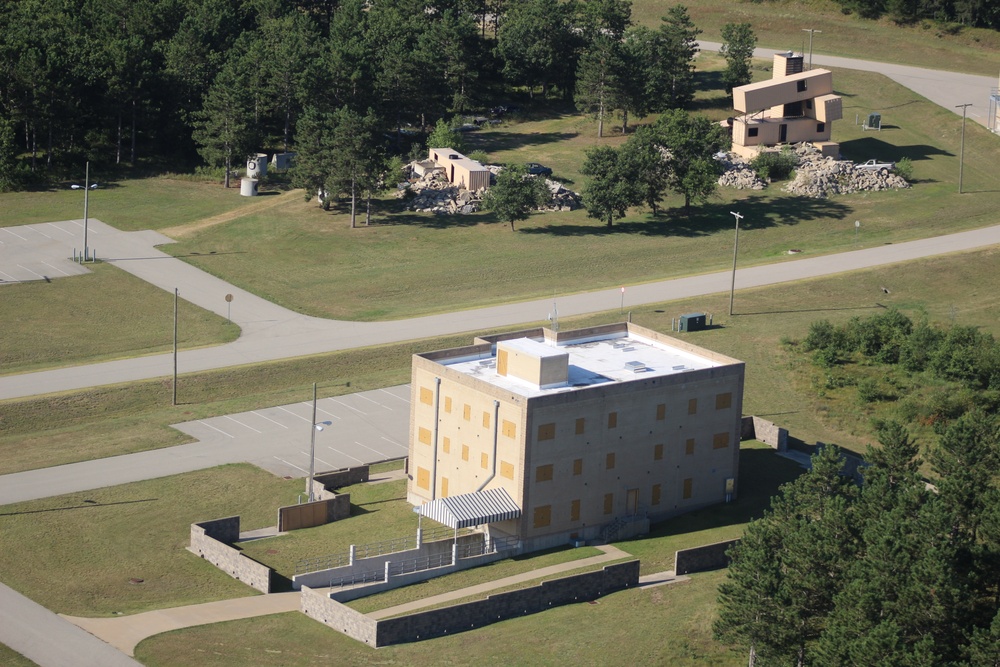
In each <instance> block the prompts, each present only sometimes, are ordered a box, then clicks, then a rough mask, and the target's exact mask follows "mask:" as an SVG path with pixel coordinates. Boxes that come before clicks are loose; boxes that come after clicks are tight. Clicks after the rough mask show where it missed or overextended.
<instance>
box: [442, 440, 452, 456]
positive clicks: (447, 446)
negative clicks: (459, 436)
mask: <svg viewBox="0 0 1000 667" xmlns="http://www.w3.org/2000/svg"><path fill="white" fill-rule="evenodd" d="M441 448H442V449H444V453H445V454H451V438H442V439H441Z"/></svg>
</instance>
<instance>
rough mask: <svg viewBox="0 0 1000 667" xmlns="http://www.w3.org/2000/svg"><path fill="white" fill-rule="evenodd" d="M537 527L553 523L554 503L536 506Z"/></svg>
mask: <svg viewBox="0 0 1000 667" xmlns="http://www.w3.org/2000/svg"><path fill="white" fill-rule="evenodd" d="M533 523H534V526H535V528H545V526H547V525H549V524H550V523H552V505H542V506H541V507H536V508H535V520H534V522H533Z"/></svg>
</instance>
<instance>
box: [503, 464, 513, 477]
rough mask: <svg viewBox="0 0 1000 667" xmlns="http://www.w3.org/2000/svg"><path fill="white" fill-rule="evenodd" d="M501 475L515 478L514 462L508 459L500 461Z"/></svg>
mask: <svg viewBox="0 0 1000 667" xmlns="http://www.w3.org/2000/svg"><path fill="white" fill-rule="evenodd" d="M500 476H501V477H506V478H507V479H514V464H513V463H507V462H506V461H501V462H500Z"/></svg>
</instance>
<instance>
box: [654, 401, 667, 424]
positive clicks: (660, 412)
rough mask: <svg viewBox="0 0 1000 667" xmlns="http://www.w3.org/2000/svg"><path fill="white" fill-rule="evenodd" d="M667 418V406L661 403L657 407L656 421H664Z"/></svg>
mask: <svg viewBox="0 0 1000 667" xmlns="http://www.w3.org/2000/svg"><path fill="white" fill-rule="evenodd" d="M666 418H667V406H666V404H665V403H660V404H659V405H657V406H656V421H660V422H661V421H663V420H664V419H666Z"/></svg>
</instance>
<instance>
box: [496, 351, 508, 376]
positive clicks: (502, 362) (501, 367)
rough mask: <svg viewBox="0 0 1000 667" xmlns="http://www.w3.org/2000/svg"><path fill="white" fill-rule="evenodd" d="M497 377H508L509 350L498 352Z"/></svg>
mask: <svg viewBox="0 0 1000 667" xmlns="http://www.w3.org/2000/svg"><path fill="white" fill-rule="evenodd" d="M497 375H507V350H497Z"/></svg>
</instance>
